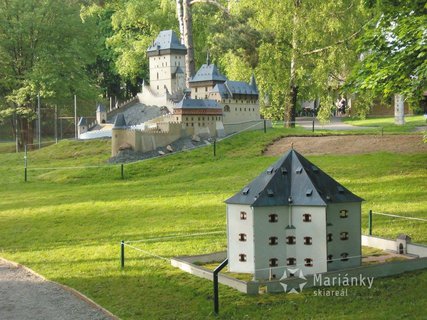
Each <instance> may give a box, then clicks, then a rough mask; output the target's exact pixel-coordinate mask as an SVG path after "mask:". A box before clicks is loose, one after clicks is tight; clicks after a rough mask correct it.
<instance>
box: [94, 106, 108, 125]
mask: <svg viewBox="0 0 427 320" xmlns="http://www.w3.org/2000/svg"><path fill="white" fill-rule="evenodd" d="M96 122H98V124H101V123H106V122H107V109H105V106H104V105H102V104H98V106H97V108H96Z"/></svg>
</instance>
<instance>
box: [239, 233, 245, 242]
mask: <svg viewBox="0 0 427 320" xmlns="http://www.w3.org/2000/svg"><path fill="white" fill-rule="evenodd" d="M239 241H242V242H243V241H246V234H245V233H239Z"/></svg>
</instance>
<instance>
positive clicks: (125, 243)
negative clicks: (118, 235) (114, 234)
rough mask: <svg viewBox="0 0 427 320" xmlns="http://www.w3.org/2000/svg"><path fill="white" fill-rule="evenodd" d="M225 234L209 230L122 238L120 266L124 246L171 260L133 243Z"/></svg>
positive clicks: (123, 255) (122, 264)
mask: <svg viewBox="0 0 427 320" xmlns="http://www.w3.org/2000/svg"><path fill="white" fill-rule="evenodd" d="M221 234H222V235H225V234H226V232H225V231H210V232H199V233H188V234H174V235H169V236H164V237H156V238H145V239H139V240H128V241H125V240H122V241H121V242H120V248H121V249H120V251H121V253H120V256H121V266H122V268H124V266H125V247H129V248H131V249H133V250H136V251H138V252H141V253H143V254H145V255H148V256H151V257H153V258H157V259H161V260H164V261H169V262H170V261H171V259H170V258H167V257H165V256H162V255H159V254H155V253H153V252H150V251H148V250H144V249H142V248H140V247H136V246H135V245H133V244H135V243H139V244H141V243H147V242H162V241H168V240H173V239H183V238H194V237H203V236H211V235H221Z"/></svg>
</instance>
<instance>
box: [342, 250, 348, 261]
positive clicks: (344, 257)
mask: <svg viewBox="0 0 427 320" xmlns="http://www.w3.org/2000/svg"><path fill="white" fill-rule="evenodd" d="M341 261H348V253H346V252H344V253H341Z"/></svg>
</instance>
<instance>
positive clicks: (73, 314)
mask: <svg viewBox="0 0 427 320" xmlns="http://www.w3.org/2000/svg"><path fill="white" fill-rule="evenodd" d="M0 319H2V320H39V319H40V320H79V319H85V320H86V319H90V320H112V319H117V318H115V317H114V316H113V315H110V314H108V311H105V310H103V309H101V307H99V306H97V305H96V304H95V303H94V302H92V301H90V300H89V299H88V298H86V297H84V296H82V295H80V294H79V293H77V292H76V291H74V290H72V289H69V288H67V287H63V286H61V285H59V284H57V283H54V282H51V281H47V280H45V279H43V278H42V277H40V276H38V275H36V274H35V273H33V272H31V271H30V270H29V269H26V268H24V267H22V266H19V265H16V264H13V263H11V262H9V261H6V260H3V259H1V258H0Z"/></svg>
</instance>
